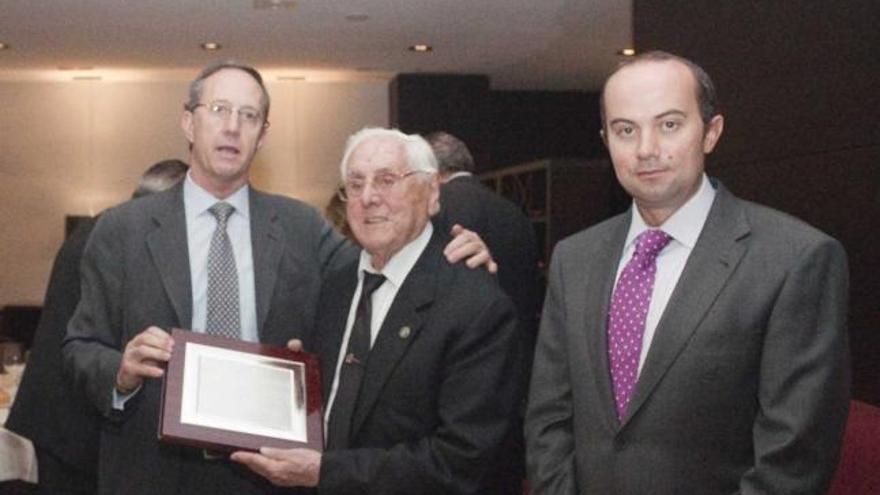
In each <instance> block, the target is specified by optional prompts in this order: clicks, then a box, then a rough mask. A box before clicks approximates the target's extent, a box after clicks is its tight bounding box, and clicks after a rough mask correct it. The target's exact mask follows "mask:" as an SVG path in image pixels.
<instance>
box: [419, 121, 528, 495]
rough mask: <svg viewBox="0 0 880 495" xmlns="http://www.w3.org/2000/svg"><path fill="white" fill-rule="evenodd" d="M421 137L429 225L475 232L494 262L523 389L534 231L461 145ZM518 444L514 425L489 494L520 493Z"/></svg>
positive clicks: (441, 136)
mask: <svg viewBox="0 0 880 495" xmlns="http://www.w3.org/2000/svg"><path fill="white" fill-rule="evenodd" d="M426 139H427V141H428V143H430V144H431V148H433V150H434V155H435V156H436V157H437V164H438V168H439V171H440V181H441V186H440V213H439V214H437V215H436V216H435V217H434V220H433V221H434V225H435V226H436V227H437V228H438V229H439V230H440V231H442V232H449V229H451V228H452V226H453V225H455V224H460V225H461V226H462V227H464V228H466V229H470V230H473V231H474V232H476V233H477V234H479V235H480V237H481V238H482V239H483V241H484V242H485V243H486V245H487V246H489V251H491V253H492V257H493V258H494V259H495V261H496V262H497V263H498V283H499V284H500V285H501V288H502V289H503V290H504V292H506V293H507V295H509V296H510V297H511V298H512V299H513V302H514V303H515V305H516V310H517V316H518V318H519V328H520V331H521V332H522V334H523V339H522V342H523V346H524V354H523V355H524V356H525V359H523V360H522V363H523V369H522V376H521V379H522V381H523V387H524V388H525V387H527V386H528V382H529V376H530V374H531V365H532V354H533V352H534V348H535V338H536V335H537V332H538V317H539V312H540V306H541V292H542V291H541V287H540V285H541V282H540V279H539V273H540V272H539V269H538V249H537V243H536V241H535V231H534V228H533V227H532V223H531V221H530V220H529V219H528V217H526V215H525V214H524V213H523V212H522V210H521V209H520V208H519V207H518V206H517V205H516V204H514V203H513V202H512V201H510V200H508V199H507V198H504V197H502V196H500V195H498V194H496V193H495V192H493V191H491V190H490V189H489V188H487V187H486V186H484V185H483V184H482V183H481V182H480V181H479V179H477V178H476V177H474V176H473V171H474V158H473V156H472V155H471V152H470V150H468V147H467V145H466V144H465V143H464V142H462V141H461V140H460V139H458V138H456V137H455V136H453V135H452V134H449V133H447V132H443V131H437V132H432V133H430V134H428V135H427V136H426ZM523 444H524V442H523V438H522V425H521V424H520V425H517V426H516V427H515V428H514V432H513V434H512V435H511V438H509V439H508V441H507V444H506V446H505V447H506V448H505V449H504V450H503V454H502V456H500V457H501V458H500V462H499V465H498V466H497V467H496V469H497V470H496V471H494V472H493V477H494V479H495V480H496V481H497V482H498V485H497V486H496V487H495V492H494V493H499V494H502V493H521V492H522V488H521V487H520V485H519V484H518V483H517V484H515V485H511V484H510V483H509V482H510V480H521V479H523V478H524V477H525V460H524V459H525V458H524V455H525V453H524V447H523ZM514 474H515V476H514Z"/></svg>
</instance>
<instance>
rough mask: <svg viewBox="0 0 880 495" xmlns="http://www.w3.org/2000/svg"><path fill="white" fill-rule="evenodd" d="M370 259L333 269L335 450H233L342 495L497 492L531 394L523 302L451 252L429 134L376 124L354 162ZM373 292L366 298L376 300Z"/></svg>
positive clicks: (328, 395)
mask: <svg viewBox="0 0 880 495" xmlns="http://www.w3.org/2000/svg"><path fill="white" fill-rule="evenodd" d="M342 174H343V177H344V178H345V187H344V193H345V197H346V210H347V214H348V220H349V222H350V225H351V228H352V231H353V233H354V235H355V237H356V239H357V241H358V242H359V243H360V244H361V245H362V246H363V247H364V251H362V253H361V256H360V260H359V261H356V262H352V263H350V264H348V265H347V266H345V267H344V268H343V269H342V270H340V271H339V272H337V273H334V274H333V275H332V276H330V277H329V278H328V279H327V282H326V284H325V287H324V288H323V290H322V295H321V300H320V301H321V302H320V305H319V308H320V309H319V311H318V318H319V319H318V323H317V325H316V335H315V337H314V338H312V339H309V340H307V342H306V346H307V347H312V348H315V349H316V350H317V352H318V354H319V356H320V358H321V362H322V376H323V377H324V397H325V404H326V405H327V409H326V410H325V429H326V432H327V433H326V444H327V448H326V450H325V451H324V452H323V454H321V453H319V452H316V451H313V450H308V449H291V450H279V449H268V448H266V449H262V450H261V453H259V454H254V453H246V452H239V453H236V454H233V459H234V460H237V461H239V462H242V463H244V464H246V465H247V466H249V467H250V468H251V469H253V470H254V471H256V472H258V473H260V474H262V475H263V476H265V477H266V478H268V479H270V480H271V481H272V482H273V483H276V484H278V485H282V486H317V488H318V492H319V493H331V494H365V493H368V494H398V493H399V494H420V495H422V494H431V493H436V494H457V493H462V494H463V493H491V492H490V491H487V489H486V486H485V475H486V473H487V468H488V466H489V464H490V461H491V460H492V459H493V458H494V457H495V456H496V455H497V454H498V451H499V448H500V447H501V442H502V440H503V438H504V437H505V435H506V434H507V433H508V431H509V429H510V428H511V427H512V425H513V420H514V418H515V417H516V415H517V409H518V405H519V401H520V394H521V386H520V382H519V380H516V379H513V378H512V377H511V373H510V370H516V369H519V366H520V360H521V358H522V356H521V349H520V338H521V335H520V333H519V332H518V331H517V328H516V327H517V323H516V315H515V311H514V308H513V306H512V304H511V302H510V299H509V298H508V297H507V296H506V295H505V294H504V293H503V292H502V291H501V289H500V288H499V287H498V285H497V283H496V282H495V281H494V280H493V279H492V278H491V277H490V276H489V275H488V274H486V273H485V272H483V271H472V270H467V269H465V268H463V267H461V266H454V265H449V264H448V263H446V262H445V261H444V260H443V254H442V247H443V245H444V244H445V242H446V241H445V235H444V234H443V233H442V232H441V231H439V230H434V228H433V227H432V225H431V223H430V215H431V214H433V213H435V212H436V210H437V199H438V195H439V193H438V183H437V178H436V161H435V158H434V156H433V154H432V152H431V149H430V147H429V145H428V144H427V143H426V142H425V141H424V139H422V138H421V137H419V136H415V135H413V136H407V135H405V134H402V133H400V132H398V131H393V130H385V129H365V130H363V131H360V132H359V133H357V134H355V135H354V136H352V137H351V138H350V139H349V141H348V145H347V147H346V152H345V155H344V158H343V162H342ZM362 294H366V295H365V296H364V295H362Z"/></svg>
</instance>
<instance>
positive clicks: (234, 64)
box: [183, 60, 271, 122]
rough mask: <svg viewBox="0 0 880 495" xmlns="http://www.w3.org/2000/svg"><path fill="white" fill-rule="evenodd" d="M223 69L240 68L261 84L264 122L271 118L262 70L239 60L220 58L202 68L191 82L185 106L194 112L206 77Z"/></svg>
mask: <svg viewBox="0 0 880 495" xmlns="http://www.w3.org/2000/svg"><path fill="white" fill-rule="evenodd" d="M223 69H236V70H240V71H242V72H245V73H246V74H248V75H249V76H251V77H253V78H254V80H255V81H257V84H258V85H259V86H260V91H261V92H262V93H263V95H262V98H261V100H262V101H261V102H260V106H261V107H262V108H261V111H262V112H263V122H267V121H268V120H269V104H270V103H271V102H270V99H269V92H268V91H267V90H266V85H265V84H263V76H261V75H260V72H259V71H258V70H257V69H255V68H253V67H251V66H250V65H247V64H245V63H242V62H239V61H237V60H219V61H217V62H214V63H212V64H210V65H208V66H207V67H205V68H204V69H202V71H201V72H199V75H198V76H196V78H195V79H193V81H192V82H191V83H189V101H187V102H186V104H185V105H183V108H184V109H186V110H188V111H190V112H192V111H193V110H194V109H195V108H196V105H198V104H199V103H201V100H202V90H203V89H204V86H205V79H207V78H209V77H211V76H213V75H214V74H216V73H218V72H220V71H221V70H223Z"/></svg>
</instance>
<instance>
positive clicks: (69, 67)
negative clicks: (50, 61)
mask: <svg viewBox="0 0 880 495" xmlns="http://www.w3.org/2000/svg"><path fill="white" fill-rule="evenodd" d="M94 69H95V68H94V67H92V66H91V65H59V66H58V70H60V71H71V70H94Z"/></svg>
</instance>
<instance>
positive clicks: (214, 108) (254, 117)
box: [188, 101, 269, 128]
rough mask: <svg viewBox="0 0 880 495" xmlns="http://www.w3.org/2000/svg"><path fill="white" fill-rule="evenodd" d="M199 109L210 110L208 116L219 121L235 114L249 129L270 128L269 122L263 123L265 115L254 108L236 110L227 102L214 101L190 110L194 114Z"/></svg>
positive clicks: (196, 105) (197, 105) (200, 104)
mask: <svg viewBox="0 0 880 495" xmlns="http://www.w3.org/2000/svg"><path fill="white" fill-rule="evenodd" d="M199 107H205V108H206V109H207V110H208V115H210V116H212V117H214V118H215V119H217V120H224V121H225V120H227V119H228V118H229V117H231V116H232V114H233V112H235V113H236V114H238V117H239V119H241V122H242V123H243V124H244V125H246V126H248V127H252V128H256V127H269V121H268V120H267V121H263V113H262V112H261V111H259V110H257V109H256V108H253V107H238V108H235V107H233V106H232V104H231V103H229V102H227V101H212V102H211V103H196V104H195V105H193V106H192V107H190V108H189V109H188V110H189V111H190V112H194V111H195V110H196V108H199Z"/></svg>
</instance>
